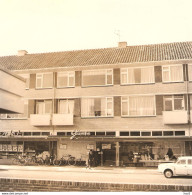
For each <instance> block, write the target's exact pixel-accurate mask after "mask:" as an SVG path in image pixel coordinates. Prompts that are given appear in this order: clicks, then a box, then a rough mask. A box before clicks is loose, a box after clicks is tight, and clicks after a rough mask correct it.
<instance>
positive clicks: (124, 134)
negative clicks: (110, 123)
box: [120, 131, 129, 136]
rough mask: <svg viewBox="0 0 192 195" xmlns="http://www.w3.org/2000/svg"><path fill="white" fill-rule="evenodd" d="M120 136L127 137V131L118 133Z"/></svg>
mask: <svg viewBox="0 0 192 195" xmlns="http://www.w3.org/2000/svg"><path fill="white" fill-rule="evenodd" d="M120 136H129V131H120Z"/></svg>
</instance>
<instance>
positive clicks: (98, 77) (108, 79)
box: [82, 69, 113, 86]
mask: <svg viewBox="0 0 192 195" xmlns="http://www.w3.org/2000/svg"><path fill="white" fill-rule="evenodd" d="M82 84H83V86H103V85H113V70H112V69H105V70H85V71H82Z"/></svg>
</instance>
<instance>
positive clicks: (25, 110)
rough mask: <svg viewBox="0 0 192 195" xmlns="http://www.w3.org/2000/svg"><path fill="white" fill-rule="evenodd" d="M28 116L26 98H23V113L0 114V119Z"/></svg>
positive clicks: (25, 117) (24, 117)
mask: <svg viewBox="0 0 192 195" xmlns="http://www.w3.org/2000/svg"><path fill="white" fill-rule="evenodd" d="M27 118H28V100H24V113H23V114H0V119H27Z"/></svg>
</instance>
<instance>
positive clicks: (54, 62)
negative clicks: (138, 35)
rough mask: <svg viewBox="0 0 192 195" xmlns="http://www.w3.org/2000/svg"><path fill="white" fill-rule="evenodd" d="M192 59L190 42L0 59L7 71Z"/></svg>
mask: <svg viewBox="0 0 192 195" xmlns="http://www.w3.org/2000/svg"><path fill="white" fill-rule="evenodd" d="M183 59H187V60H188V59H192V42H177V43H163V44H152V45H136V46H127V47H125V48H118V47H114V48H104V49H88V50H77V51H64V52H52V53H39V54H27V55H24V56H4V57H0V65H2V66H3V67H6V68H7V69H10V70H23V69H42V68H54V67H75V66H88V65H101V64H119V63H137V62H153V61H166V60H183Z"/></svg>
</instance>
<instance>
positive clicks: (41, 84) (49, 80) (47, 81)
mask: <svg viewBox="0 0 192 195" xmlns="http://www.w3.org/2000/svg"><path fill="white" fill-rule="evenodd" d="M52 87H53V73H52V72H50V73H38V74H37V75H36V88H37V89H41V88H52Z"/></svg>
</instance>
